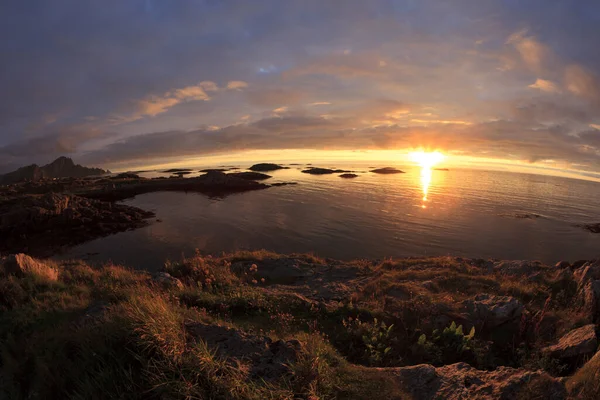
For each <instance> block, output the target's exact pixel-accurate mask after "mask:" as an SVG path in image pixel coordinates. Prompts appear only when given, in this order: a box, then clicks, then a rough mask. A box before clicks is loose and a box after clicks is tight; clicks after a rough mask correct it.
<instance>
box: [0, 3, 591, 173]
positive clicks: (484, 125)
mask: <svg viewBox="0 0 600 400" xmlns="http://www.w3.org/2000/svg"><path fill="white" fill-rule="evenodd" d="M0 33H1V39H0V54H2V57H1V58H2V62H0V88H1V90H0V105H1V106H0V172H6V170H9V169H12V168H15V167H18V166H22V165H25V164H31V163H38V164H43V163H46V162H48V161H51V160H52V159H54V158H56V157H57V156H60V155H67V156H70V157H72V158H74V159H75V161H76V162H78V163H81V164H85V165H94V166H102V167H107V168H112V169H116V170H119V169H126V168H133V167H142V166H147V165H159V164H161V165H162V164H169V163H174V162H176V161H179V162H186V160H188V159H191V160H193V161H194V162H195V163H196V164H198V163H200V164H201V163H202V162H199V160H200V161H201V160H202V159H203V158H205V157H211V158H210V160H217V159H219V157H221V158H222V159H243V158H244V157H246V158H248V159H253V160H255V161H262V159H259V158H269V159H277V158H278V157H279V158H282V157H283V155H285V154H287V155H288V156H290V154H295V156H294V157H295V158H301V157H304V156H305V157H308V158H310V157H311V156H315V155H316V154H320V155H323V156H324V157H325V156H327V157H332V158H334V159H335V157H336V156H335V154H338V155H344V157H349V158H352V157H356V158H357V159H360V158H363V159H368V158H374V159H378V158H393V157H394V154H395V152H398V154H404V153H405V152H406V151H408V149H415V148H421V147H422V148H425V149H432V150H436V149H437V150H440V151H443V152H444V153H446V154H448V155H449V156H450V157H449V158H451V157H452V156H454V157H456V159H468V158H469V157H481V158H484V159H486V160H490V159H500V160H499V162H501V163H506V162H507V161H506V160H509V161H519V162H522V163H533V166H534V167H539V168H566V169H575V170H584V171H600V163H599V159H600V158H599V157H600V51H599V47H598V46H599V45H600V3H599V2H598V0H577V1H565V0H444V1H442V0H385V1H383V0H382V1H364V0H360V1H359V0H297V1H293V0H274V1H268V0H252V1H248V0H240V1H233V0H232V1H226V0H220V1H219V0H206V1H200V0H177V1H159V0H127V1H124V0H103V1H82V0H54V1H41V0H39V1H33V0H31V1H22V0H19V1H17V0H7V1H2V2H1V3H0ZM281 149H304V150H307V152H306V153H299V152H292V151H290V150H286V151H285V152H280V150H281ZM274 150H275V151H274ZM315 150H326V152H323V153H315ZM336 150H344V152H343V153H335V152H334V151H336ZM247 151H251V152H250V153H246V152H247ZM380 151H383V152H380ZM290 157H291V156H290ZM207 160H208V159H207ZM307 161H309V160H307ZM310 161H312V160H310ZM310 161H309V162H310Z"/></svg>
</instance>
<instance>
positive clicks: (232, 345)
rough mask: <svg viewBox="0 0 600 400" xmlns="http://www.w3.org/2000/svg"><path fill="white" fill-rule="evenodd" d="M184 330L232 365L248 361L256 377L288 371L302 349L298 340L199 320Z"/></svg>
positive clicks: (282, 373) (278, 375) (277, 375)
mask: <svg viewBox="0 0 600 400" xmlns="http://www.w3.org/2000/svg"><path fill="white" fill-rule="evenodd" d="M186 331H187V332H188V333H189V334H190V335H191V336H192V337H193V338H195V339H196V340H202V341H204V342H205V343H206V345H207V347H208V348H209V350H211V351H215V352H216V353H217V355H218V356H220V357H223V358H225V359H226V360H227V361H228V362H230V363H231V364H233V365H236V366H237V365H239V362H243V363H244V362H246V363H249V364H250V376H251V377H252V378H257V379H265V380H272V379H278V378H281V377H283V376H285V375H287V374H289V372H290V370H289V366H288V365H289V364H290V363H292V362H295V361H296V360H297V359H298V354H299V353H300V351H301V350H302V346H301V344H300V342H298V341H297V340H289V341H285V342H284V341H283V340H277V341H272V340H271V338H269V337H267V336H259V335H252V334H249V333H246V332H244V331H241V330H239V329H233V328H228V327H225V326H219V325H208V324H204V323H201V322H194V323H190V324H187V325H186Z"/></svg>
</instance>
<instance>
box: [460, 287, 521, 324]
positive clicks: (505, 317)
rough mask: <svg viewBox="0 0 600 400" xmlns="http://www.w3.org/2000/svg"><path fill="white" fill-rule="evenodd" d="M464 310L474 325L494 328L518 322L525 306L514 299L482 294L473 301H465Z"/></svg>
mask: <svg viewBox="0 0 600 400" xmlns="http://www.w3.org/2000/svg"><path fill="white" fill-rule="evenodd" d="M462 309H463V310H464V312H465V314H466V316H467V319H468V320H469V321H471V322H472V323H473V324H474V325H479V326H485V327H486V328H494V327H498V326H500V325H503V324H505V323H507V322H511V321H512V322H515V321H518V320H519V318H520V317H521V314H522V313H523V310H524V306H523V304H522V303H521V302H520V301H519V300H517V299H515V298H514V297H510V296H495V295H489V294H481V295H478V296H475V298H474V299H473V300H465V301H463V303H462Z"/></svg>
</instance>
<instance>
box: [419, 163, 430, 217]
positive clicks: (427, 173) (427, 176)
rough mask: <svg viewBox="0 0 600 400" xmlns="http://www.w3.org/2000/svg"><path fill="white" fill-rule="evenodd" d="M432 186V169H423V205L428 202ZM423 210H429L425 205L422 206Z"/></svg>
mask: <svg viewBox="0 0 600 400" xmlns="http://www.w3.org/2000/svg"><path fill="white" fill-rule="evenodd" d="M430 184H431V168H427V167H423V168H421V188H422V189H423V203H425V202H426V201H427V193H428V192H429V185H430ZM421 207H422V208H427V206H426V205H425V204H421Z"/></svg>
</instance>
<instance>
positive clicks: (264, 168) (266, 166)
mask: <svg viewBox="0 0 600 400" xmlns="http://www.w3.org/2000/svg"><path fill="white" fill-rule="evenodd" d="M248 169H249V170H250V171H255V172H269V171H277V170H278V169H289V168H288V167H284V166H282V165H278V164H271V163H260V164H254V165H253V166H251V167H250V168H248Z"/></svg>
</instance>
